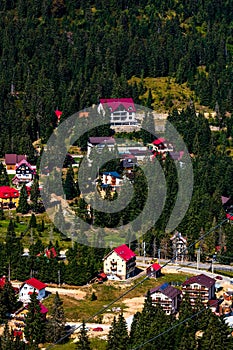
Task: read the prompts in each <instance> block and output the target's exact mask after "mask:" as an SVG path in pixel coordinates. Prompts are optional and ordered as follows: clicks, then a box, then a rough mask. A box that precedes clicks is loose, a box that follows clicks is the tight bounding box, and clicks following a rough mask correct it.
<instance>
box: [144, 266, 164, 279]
mask: <svg viewBox="0 0 233 350" xmlns="http://www.w3.org/2000/svg"><path fill="white" fill-rule="evenodd" d="M146 274H147V276H149V277H155V278H157V277H160V276H161V275H162V273H161V265H159V264H158V263H154V264H152V265H151V266H149V267H147V269H146Z"/></svg>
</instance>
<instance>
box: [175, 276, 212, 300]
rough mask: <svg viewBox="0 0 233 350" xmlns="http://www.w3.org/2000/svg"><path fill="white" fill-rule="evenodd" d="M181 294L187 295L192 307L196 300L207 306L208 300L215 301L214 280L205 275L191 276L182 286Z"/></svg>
mask: <svg viewBox="0 0 233 350" xmlns="http://www.w3.org/2000/svg"><path fill="white" fill-rule="evenodd" d="M182 293H183V294H186V295H188V297H189V300H190V303H191V305H192V306H194V305H195V302H196V300H197V299H200V300H201V301H202V303H203V304H205V305H207V304H208V302H209V300H212V299H214V300H215V299H216V296H215V279H214V278H211V277H209V276H207V275H205V274H203V273H202V274H200V275H197V276H192V277H190V278H188V279H187V280H186V281H185V282H184V283H183V284H182Z"/></svg>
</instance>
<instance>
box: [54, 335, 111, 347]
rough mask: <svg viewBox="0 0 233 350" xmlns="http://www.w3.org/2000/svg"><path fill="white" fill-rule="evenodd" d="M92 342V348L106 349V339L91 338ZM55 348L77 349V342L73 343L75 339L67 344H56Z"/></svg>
mask: <svg viewBox="0 0 233 350" xmlns="http://www.w3.org/2000/svg"><path fill="white" fill-rule="evenodd" d="M89 340H90V342H91V349H92V350H105V349H106V345H107V342H106V341H105V340H102V339H99V338H91V339H89ZM53 349H54V350H75V349H76V344H75V343H73V340H70V341H69V342H68V343H66V344H59V345H55V346H54V347H53Z"/></svg>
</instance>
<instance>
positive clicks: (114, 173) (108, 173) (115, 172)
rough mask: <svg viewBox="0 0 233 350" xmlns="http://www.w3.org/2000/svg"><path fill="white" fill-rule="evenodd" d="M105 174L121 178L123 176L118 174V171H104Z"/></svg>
mask: <svg viewBox="0 0 233 350" xmlns="http://www.w3.org/2000/svg"><path fill="white" fill-rule="evenodd" d="M103 175H110V176H112V177H115V178H117V179H121V176H120V174H118V172H117V171H104V172H103Z"/></svg>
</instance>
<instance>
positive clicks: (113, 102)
mask: <svg viewBox="0 0 233 350" xmlns="http://www.w3.org/2000/svg"><path fill="white" fill-rule="evenodd" d="M100 103H101V104H103V105H104V104H106V105H107V106H108V108H110V109H111V112H114V111H115V110H116V109H118V108H119V107H120V106H123V107H124V108H125V109H126V110H127V111H132V112H136V108H135V105H134V102H133V99H132V98H101V99H100Z"/></svg>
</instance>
